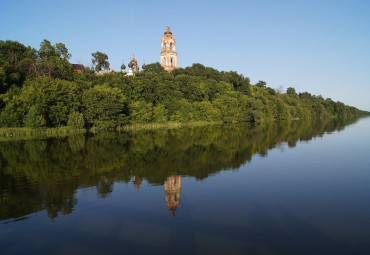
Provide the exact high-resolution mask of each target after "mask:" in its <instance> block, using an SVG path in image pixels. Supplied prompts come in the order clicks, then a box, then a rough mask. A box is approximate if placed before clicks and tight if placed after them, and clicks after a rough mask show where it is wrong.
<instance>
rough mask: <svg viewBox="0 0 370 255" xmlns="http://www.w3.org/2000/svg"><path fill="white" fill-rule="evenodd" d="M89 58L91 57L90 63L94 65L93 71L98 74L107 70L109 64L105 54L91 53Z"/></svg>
mask: <svg viewBox="0 0 370 255" xmlns="http://www.w3.org/2000/svg"><path fill="white" fill-rule="evenodd" d="M91 56H92V57H93V58H92V59H91V61H92V63H93V65H94V68H95V71H97V72H99V71H101V70H107V69H109V65H110V64H109V62H108V55H107V54H105V53H102V52H100V51H97V52H95V53H91Z"/></svg>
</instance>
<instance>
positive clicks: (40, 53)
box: [0, 40, 368, 129]
mask: <svg viewBox="0 0 370 255" xmlns="http://www.w3.org/2000/svg"><path fill="white" fill-rule="evenodd" d="M70 57H71V54H70V53H69V52H68V49H67V48H66V46H65V45H64V44H63V43H56V44H55V45H52V44H51V43H50V42H49V41H47V40H44V41H43V42H42V43H41V44H40V48H39V49H38V50H37V49H34V48H31V47H29V46H28V47H26V46H24V45H23V44H21V43H19V42H16V41H0V126H1V127H31V128H40V127H61V126H69V127H72V128H84V127H85V128H91V127H96V128H104V129H109V128H117V127H121V126H124V125H130V124H145V123H167V122H180V123H187V122H223V123H234V122H261V121H264V120H289V119H317V118H332V117H335V118H352V117H358V116H361V115H364V114H368V112H364V111H360V110H359V109H357V108H355V107H351V106H347V105H345V104H344V103H341V102H334V101H333V100H331V99H330V98H328V99H324V98H323V97H321V96H315V95H311V94H310V93H308V92H303V93H297V92H296V91H295V89H294V88H292V87H289V88H288V89H287V90H286V91H281V90H279V89H273V88H270V87H268V86H267V84H266V82H264V81H259V82H258V83H256V84H254V85H253V84H251V83H250V80H249V78H248V77H244V76H243V75H241V74H238V73H237V72H233V71H230V72H224V71H218V70H215V69H213V68H210V67H205V66H203V65H201V64H193V65H192V66H191V67H186V68H178V69H175V70H173V71H172V72H171V73H168V72H166V71H165V70H164V69H163V68H162V67H161V65H160V64H159V63H153V64H148V65H146V66H145V69H144V70H143V71H141V72H138V73H136V74H135V76H126V75H125V73H122V72H117V73H109V74H105V75H97V74H96V72H97V71H99V70H101V69H107V68H109V62H108V56H107V55H106V54H104V53H101V52H96V53H92V57H93V59H92V63H93V67H92V68H89V67H86V68H84V69H83V70H82V72H75V71H74V70H73V68H72V65H71V63H70V62H69V59H70Z"/></svg>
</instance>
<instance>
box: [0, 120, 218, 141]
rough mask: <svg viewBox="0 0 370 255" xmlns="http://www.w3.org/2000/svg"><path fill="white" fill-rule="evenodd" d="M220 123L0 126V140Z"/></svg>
mask: <svg viewBox="0 0 370 255" xmlns="http://www.w3.org/2000/svg"><path fill="white" fill-rule="evenodd" d="M215 124H222V123H221V122H200V121H198V122H188V123H180V122H166V123H161V124H158V123H149V124H133V125H126V126H122V127H118V128H116V129H111V130H108V129H101V128H95V127H93V128H91V129H84V128H83V129H75V128H71V127H59V128H28V127H21V128H20V127H18V128H17V127H14V128H11V127H10V128H0V141H3V140H14V139H17V138H35V137H58V136H68V135H74V134H85V133H88V132H89V133H98V132H105V131H118V132H126V131H137V130H151V129H162V128H163V129H175V128H180V127H201V126H208V125H215Z"/></svg>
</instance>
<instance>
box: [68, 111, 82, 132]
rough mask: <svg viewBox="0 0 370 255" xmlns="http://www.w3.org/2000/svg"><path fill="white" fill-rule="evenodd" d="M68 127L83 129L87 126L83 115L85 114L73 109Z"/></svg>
mask: <svg viewBox="0 0 370 255" xmlns="http://www.w3.org/2000/svg"><path fill="white" fill-rule="evenodd" d="M67 125H68V127H71V128H76V129H81V128H83V127H84V126H85V120H84V117H83V114H82V113H80V112H76V111H73V110H72V111H71V113H70V114H69V116H68V122H67Z"/></svg>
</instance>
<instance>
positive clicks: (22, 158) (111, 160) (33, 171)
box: [0, 120, 351, 220]
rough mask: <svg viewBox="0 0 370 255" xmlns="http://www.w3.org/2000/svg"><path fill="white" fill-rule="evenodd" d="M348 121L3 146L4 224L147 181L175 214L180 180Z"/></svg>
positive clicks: (0, 190)
mask: <svg viewBox="0 0 370 255" xmlns="http://www.w3.org/2000/svg"><path fill="white" fill-rule="evenodd" d="M350 123H351V122H350V121H344V120H342V121H338V120H325V121H305V122H304V121H295V122H280V123H264V124H260V125H247V124H245V125H226V126H208V127H198V128H179V129H173V130H152V131H145V130H143V131H135V132H129V133H99V134H97V135H89V136H85V135H78V136H70V137H64V138H53V139H33V140H18V141H12V140H7V141H2V142H1V146H0V169H1V170H0V201H1V203H0V220H5V219H12V218H13V219H14V218H21V217H24V216H26V215H29V214H31V213H34V212H38V211H41V210H46V211H47V214H48V216H49V217H50V218H55V217H57V216H58V215H66V214H70V213H72V212H73V210H74V207H75V206H76V204H77V203H78V201H77V199H76V198H75V194H76V192H77V190H78V189H79V188H84V187H95V188H96V190H97V193H98V197H99V198H102V199H104V198H107V197H109V196H110V195H111V194H112V192H113V191H114V183H116V182H124V183H129V182H130V181H132V183H133V184H134V185H135V188H137V189H140V187H141V185H142V183H143V180H146V181H147V182H148V183H150V184H152V185H164V190H165V193H166V204H167V206H168V208H169V209H170V211H171V214H172V215H173V216H174V215H175V211H176V208H178V206H179V205H180V197H181V194H180V193H181V177H180V176H191V177H195V178H197V179H204V178H207V177H208V176H209V175H213V174H216V173H218V172H219V171H221V170H228V169H238V168H239V167H240V166H241V165H243V164H245V163H246V162H249V161H251V159H252V156H253V155H256V154H257V155H261V156H266V155H267V153H268V151H269V150H270V149H272V148H275V147H277V146H281V145H282V144H286V143H287V144H288V146H289V147H294V146H295V145H296V143H297V142H300V141H309V140H310V139H312V138H313V137H316V136H322V135H324V134H325V133H330V132H333V131H336V130H337V131H340V130H343V129H344V127H345V126H346V125H348V124H350Z"/></svg>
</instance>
